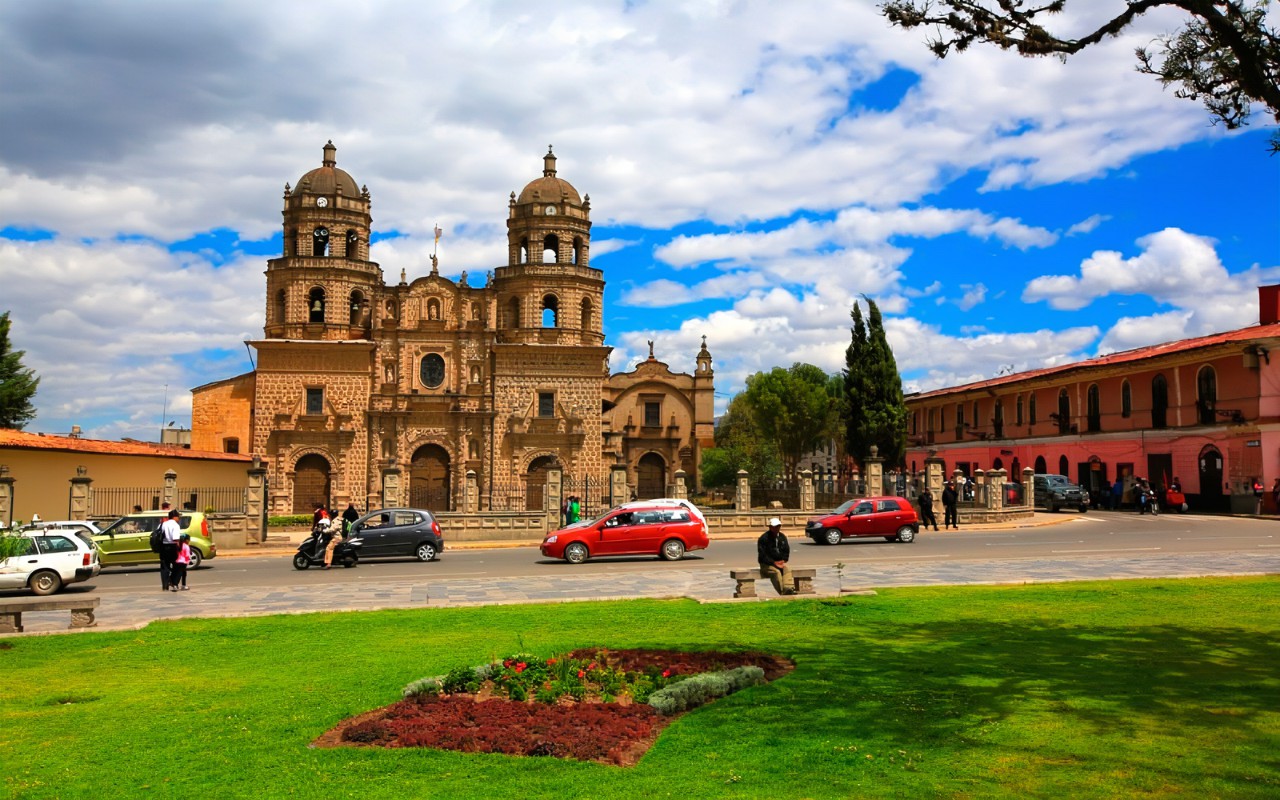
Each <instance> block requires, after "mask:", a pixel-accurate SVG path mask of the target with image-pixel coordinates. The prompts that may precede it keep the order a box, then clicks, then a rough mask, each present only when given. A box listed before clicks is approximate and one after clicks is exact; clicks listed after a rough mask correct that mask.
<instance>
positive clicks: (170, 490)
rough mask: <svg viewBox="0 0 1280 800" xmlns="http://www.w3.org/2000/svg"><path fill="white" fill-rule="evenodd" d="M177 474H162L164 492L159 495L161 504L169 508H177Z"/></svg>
mask: <svg viewBox="0 0 1280 800" xmlns="http://www.w3.org/2000/svg"><path fill="white" fill-rule="evenodd" d="M177 496H178V473H176V472H174V471H173V470H168V471H167V472H165V474H164V492H163V493H162V494H161V495H160V502H161V504H164V503H168V504H169V508H177V507H178V506H177V503H176V502H175V501H176V499H177Z"/></svg>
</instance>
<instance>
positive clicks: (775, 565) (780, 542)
mask: <svg viewBox="0 0 1280 800" xmlns="http://www.w3.org/2000/svg"><path fill="white" fill-rule="evenodd" d="M790 559H791V545H789V544H787V537H786V534H784V533H783V532H782V520H780V519H778V518H777V517H773V518H772V519H770V520H769V530H767V531H765V532H764V534H763V535H761V537H760V538H759V539H757V540H756V561H757V562H759V564H760V572H762V573H763V574H764V575H765V576H766V577H768V579H769V580H770V581H772V582H773V588H775V589H777V590H778V594H795V593H796V582H795V578H794V577H793V576H792V575H791V567H789V566H787V561H789V560H790Z"/></svg>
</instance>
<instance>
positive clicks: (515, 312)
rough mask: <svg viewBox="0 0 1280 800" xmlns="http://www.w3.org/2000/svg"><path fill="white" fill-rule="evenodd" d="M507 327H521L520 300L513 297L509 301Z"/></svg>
mask: <svg viewBox="0 0 1280 800" xmlns="http://www.w3.org/2000/svg"><path fill="white" fill-rule="evenodd" d="M507 327H508V328H513V329H514V328H519V327H520V298H519V297H513V298H511V299H510V300H508V301H507Z"/></svg>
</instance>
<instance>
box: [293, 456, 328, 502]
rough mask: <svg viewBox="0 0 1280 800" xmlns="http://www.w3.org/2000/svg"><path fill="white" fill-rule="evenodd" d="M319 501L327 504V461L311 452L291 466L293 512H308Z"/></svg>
mask: <svg viewBox="0 0 1280 800" xmlns="http://www.w3.org/2000/svg"><path fill="white" fill-rule="evenodd" d="M319 503H323V504H324V505H325V507H326V508H327V507H328V505H329V461H328V460H327V459H326V458H325V457H324V456H322V455H317V454H315V453H312V454H311V455H306V456H303V457H302V458H300V459H298V463H297V464H295V465H294V466H293V513H295V514H310V513H311V512H313V511H315V510H316V505H317V504H319Z"/></svg>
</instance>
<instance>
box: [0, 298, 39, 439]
mask: <svg viewBox="0 0 1280 800" xmlns="http://www.w3.org/2000/svg"><path fill="white" fill-rule="evenodd" d="M23 355H24V351H22V350H13V351H10V349H9V312H8V311H6V312H4V313H3V314H0V428H17V429H19V430H21V429H22V426H23V425H25V424H27V422H29V421H30V420H31V418H32V417H34V416H35V415H36V410H35V407H34V406H32V405H31V398H32V397H33V396H34V395H35V393H36V387H37V386H39V385H40V379H39V378H37V377H36V376H35V372H34V371H33V370H29V369H25V368H23V366H22V356H23Z"/></svg>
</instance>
